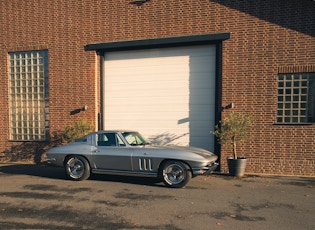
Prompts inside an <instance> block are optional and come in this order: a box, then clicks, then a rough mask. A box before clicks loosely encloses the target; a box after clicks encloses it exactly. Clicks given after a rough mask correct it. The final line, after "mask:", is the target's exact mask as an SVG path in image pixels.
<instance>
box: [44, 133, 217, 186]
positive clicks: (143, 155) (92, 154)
mask: <svg viewBox="0 0 315 230" xmlns="http://www.w3.org/2000/svg"><path fill="white" fill-rule="evenodd" d="M216 160H217V156H216V155H215V154H213V153H211V152H209V151H207V150H204V149H199V148H192V147H178V146H172V147H171V146H155V145H151V144H150V143H149V142H148V141H146V140H145V139H144V138H143V137H142V136H141V135H140V134H139V133H138V132H134V131H99V132H93V133H90V134H88V135H87V136H85V137H83V138H81V139H79V140H77V141H76V142H72V143H70V144H67V145H64V146H59V147H55V148H52V149H50V150H49V151H48V152H47V159H46V161H47V163H48V164H49V165H54V166H60V167H64V168H65V172H66V175H67V176H68V178H70V179H73V180H84V179H87V178H89V176H90V173H100V174H123V175H140V176H151V177H161V178H162V179H163V181H164V183H165V184H166V185H167V186H169V187H174V188H180V187H183V186H185V185H186V184H187V183H188V182H189V181H190V179H191V178H192V177H194V176H197V175H202V174H205V173H210V172H212V171H213V170H215V168H216V167H217V165H218V164H217V163H216V162H215V161H216Z"/></svg>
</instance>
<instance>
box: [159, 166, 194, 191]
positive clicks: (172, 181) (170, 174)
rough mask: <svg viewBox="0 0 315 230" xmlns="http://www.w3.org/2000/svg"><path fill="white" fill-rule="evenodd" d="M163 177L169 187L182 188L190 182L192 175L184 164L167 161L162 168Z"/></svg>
mask: <svg viewBox="0 0 315 230" xmlns="http://www.w3.org/2000/svg"><path fill="white" fill-rule="evenodd" d="M161 176H162V180H163V182H164V184H165V185H166V186H167V187H170V188H182V187H184V186H185V185H186V184H187V183H188V182H189V181H190V179H191V177H192V173H191V171H190V170H189V167H188V165H187V164H185V163H183V162H180V161H167V162H165V163H164V164H163V165H162V167H161Z"/></svg>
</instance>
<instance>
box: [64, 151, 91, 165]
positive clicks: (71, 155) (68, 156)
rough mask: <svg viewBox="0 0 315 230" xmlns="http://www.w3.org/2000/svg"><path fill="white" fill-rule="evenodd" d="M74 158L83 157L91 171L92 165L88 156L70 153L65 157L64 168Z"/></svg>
mask: <svg viewBox="0 0 315 230" xmlns="http://www.w3.org/2000/svg"><path fill="white" fill-rule="evenodd" d="M73 156H80V157H83V158H84V159H85V160H86V161H87V163H88V164H89V166H90V169H91V163H90V160H89V159H88V158H87V157H86V156H84V155H81V154H76V153H70V154H67V155H66V156H65V158H64V160H63V166H65V165H66V163H67V160H68V159H69V158H70V157H73Z"/></svg>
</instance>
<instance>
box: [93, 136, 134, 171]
mask: <svg viewBox="0 0 315 230" xmlns="http://www.w3.org/2000/svg"><path fill="white" fill-rule="evenodd" d="M95 138H96V143H95V148H94V150H93V161H94V164H95V167H96V169H98V170H111V171H112V170H114V171H115V170H117V171H131V170H132V166H131V156H132V152H133V150H132V149H131V148H128V147H126V144H125V143H124V142H123V141H122V140H121V138H120V137H119V136H118V135H117V134H116V133H114V132H111V133H98V134H96V136H95Z"/></svg>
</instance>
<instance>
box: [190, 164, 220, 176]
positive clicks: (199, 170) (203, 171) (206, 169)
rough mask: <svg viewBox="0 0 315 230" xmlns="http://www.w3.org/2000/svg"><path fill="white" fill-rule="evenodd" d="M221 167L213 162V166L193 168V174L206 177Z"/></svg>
mask: <svg viewBox="0 0 315 230" xmlns="http://www.w3.org/2000/svg"><path fill="white" fill-rule="evenodd" d="M218 166H219V163H217V162H212V163H211V164H209V165H207V166H205V167H202V168H193V169H192V171H193V174H194V175H195V176H196V175H204V174H210V173H212V172H213V171H214V170H215V169H216V168H217V167H218Z"/></svg>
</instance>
